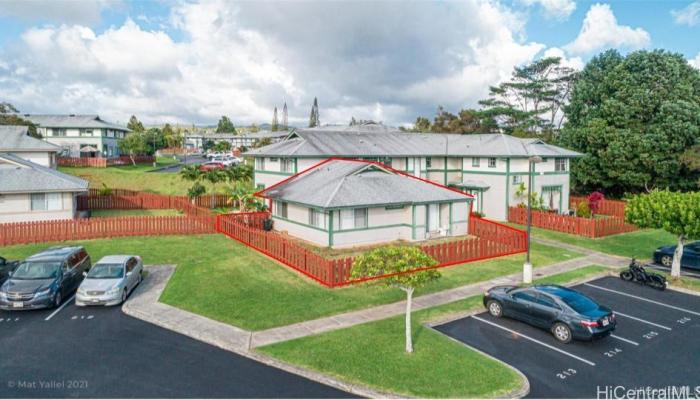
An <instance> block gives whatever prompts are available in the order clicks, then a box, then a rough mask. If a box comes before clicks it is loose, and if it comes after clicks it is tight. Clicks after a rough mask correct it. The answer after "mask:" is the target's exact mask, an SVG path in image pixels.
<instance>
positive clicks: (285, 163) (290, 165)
mask: <svg viewBox="0 0 700 400" xmlns="http://www.w3.org/2000/svg"><path fill="white" fill-rule="evenodd" d="M280 171H282V172H294V160H293V159H291V158H282V159H281V161H280Z"/></svg>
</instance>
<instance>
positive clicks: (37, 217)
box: [0, 193, 76, 223]
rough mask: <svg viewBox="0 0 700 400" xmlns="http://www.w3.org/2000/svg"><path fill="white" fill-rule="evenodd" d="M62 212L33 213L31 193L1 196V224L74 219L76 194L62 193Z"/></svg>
mask: <svg viewBox="0 0 700 400" xmlns="http://www.w3.org/2000/svg"><path fill="white" fill-rule="evenodd" d="M61 200H62V204H61V206H62V207H61V209H60V210H51V211H32V206H31V195H30V194H29V193H17V194H15V193H12V194H2V195H0V223H7V222H25V221H46V220H57V219H72V218H74V216H75V205H76V204H75V201H74V193H62V196H61Z"/></svg>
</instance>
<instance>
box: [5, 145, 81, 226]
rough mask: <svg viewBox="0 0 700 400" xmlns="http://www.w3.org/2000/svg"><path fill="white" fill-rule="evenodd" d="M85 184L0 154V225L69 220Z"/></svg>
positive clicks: (19, 158)
mask: <svg viewBox="0 0 700 400" xmlns="http://www.w3.org/2000/svg"><path fill="white" fill-rule="evenodd" d="M87 188H88V182H87V181H85V180H83V179H80V178H77V177H75V176H71V175H67V174H64V173H61V172H58V171H57V170H55V169H52V168H48V167H44V166H41V165H39V164H35V163H33V162H31V161H27V160H25V159H23V158H21V157H19V156H17V155H15V154H12V153H0V223H7V222H25V221H41V220H56V219H71V218H74V217H75V215H76V196H77V195H78V194H80V193H83V192H85V191H87Z"/></svg>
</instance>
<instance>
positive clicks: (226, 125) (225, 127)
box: [216, 115, 236, 135]
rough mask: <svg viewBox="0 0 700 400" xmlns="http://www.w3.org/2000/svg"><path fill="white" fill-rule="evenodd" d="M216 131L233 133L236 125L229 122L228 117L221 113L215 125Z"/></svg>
mask: <svg viewBox="0 0 700 400" xmlns="http://www.w3.org/2000/svg"><path fill="white" fill-rule="evenodd" d="M216 133H233V134H234V135H235V134H236V127H235V126H233V122H231V120H230V119H229V117H227V116H225V115H223V116H222V117H221V118H220V119H219V123H218V124H217V125H216Z"/></svg>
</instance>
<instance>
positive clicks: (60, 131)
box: [51, 128, 66, 136]
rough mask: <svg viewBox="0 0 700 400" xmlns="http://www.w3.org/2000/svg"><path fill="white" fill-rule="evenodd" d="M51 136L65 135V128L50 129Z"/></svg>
mask: <svg viewBox="0 0 700 400" xmlns="http://www.w3.org/2000/svg"><path fill="white" fill-rule="evenodd" d="M51 136H66V129H65V128H53V129H51Z"/></svg>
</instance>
